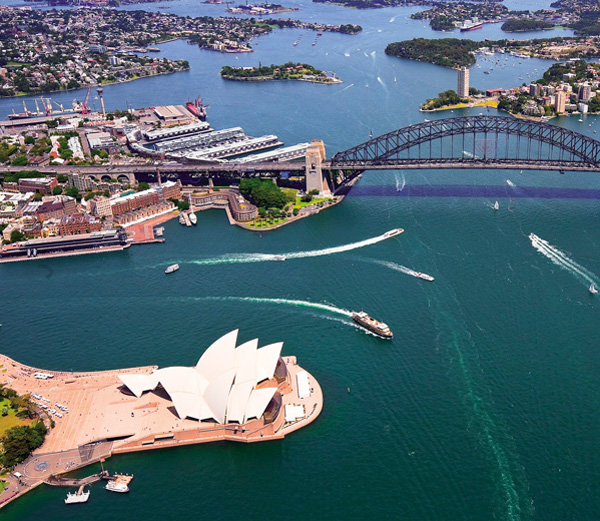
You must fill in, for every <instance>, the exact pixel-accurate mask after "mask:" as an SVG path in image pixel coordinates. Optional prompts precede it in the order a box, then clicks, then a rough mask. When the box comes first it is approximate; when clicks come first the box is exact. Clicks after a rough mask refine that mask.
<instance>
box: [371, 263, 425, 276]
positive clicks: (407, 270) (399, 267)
mask: <svg viewBox="0 0 600 521" xmlns="http://www.w3.org/2000/svg"><path fill="white" fill-rule="evenodd" d="M365 260H366V261H367V262H372V263H373V264H379V265H380V266H384V267H386V268H389V269H391V270H394V271H398V272H400V273H404V274H405V275H410V276H411V277H415V278H417V279H420V278H422V277H421V274H420V272H418V271H415V270H411V269H410V268H407V267H406V266H402V264H397V263H395V262H390V261H384V260H380V259H365Z"/></svg>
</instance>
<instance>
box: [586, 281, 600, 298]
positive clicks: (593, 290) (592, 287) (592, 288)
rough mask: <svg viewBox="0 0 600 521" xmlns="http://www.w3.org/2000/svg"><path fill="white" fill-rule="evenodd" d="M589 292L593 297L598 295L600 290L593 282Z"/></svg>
mask: <svg viewBox="0 0 600 521" xmlns="http://www.w3.org/2000/svg"><path fill="white" fill-rule="evenodd" d="M588 291H589V292H590V293H591V294H592V295H595V294H596V293H598V290H597V289H596V285H595V284H594V283H593V282H592V283H591V284H590V287H589V289H588Z"/></svg>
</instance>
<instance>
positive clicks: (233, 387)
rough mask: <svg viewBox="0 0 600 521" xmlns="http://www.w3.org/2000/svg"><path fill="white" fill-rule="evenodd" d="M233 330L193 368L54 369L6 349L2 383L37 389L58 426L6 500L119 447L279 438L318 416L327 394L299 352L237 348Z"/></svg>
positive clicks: (17, 472) (18, 472) (21, 470)
mask: <svg viewBox="0 0 600 521" xmlns="http://www.w3.org/2000/svg"><path fill="white" fill-rule="evenodd" d="M236 338H237V331H233V332H231V333H229V334H228V335H225V336H224V337H222V338H220V339H219V340H217V341H216V342H215V343H213V344H212V345H211V346H210V347H209V348H208V349H207V350H206V352H205V353H204V354H203V355H202V357H201V358H200V360H199V361H198V364H197V365H196V367H195V368H194V367H191V368H181V367H172V368H165V369H158V367H157V366H145V367H136V368H130V369H120V370H108V371H98V372H62V371H59V372H56V371H49V370H42V369H39V368H33V367H29V366H26V365H23V364H21V363H19V362H16V361H15V360H12V359H11V358H9V357H7V356H4V355H0V364H2V365H3V371H4V372H3V373H2V380H3V381H2V383H3V384H6V385H7V386H9V387H10V388H12V389H14V390H15V391H16V392H17V393H19V394H20V395H30V396H31V397H32V401H33V402H34V403H35V404H36V413H37V414H39V416H40V417H41V418H43V419H45V420H46V422H47V423H48V424H50V423H52V424H53V425H54V427H53V428H52V429H50V430H49V431H48V434H47V435H46V439H45V442H44V444H43V445H42V446H41V447H40V448H39V449H37V450H36V451H35V452H34V453H33V454H32V455H31V456H30V457H29V458H28V459H27V460H25V461H24V462H23V463H20V464H19V465H17V466H16V467H15V468H14V470H13V472H12V473H11V474H10V475H9V476H8V477H7V478H5V479H8V487H9V493H8V494H7V495H6V496H5V497H10V500H9V501H6V502H5V503H3V504H0V508H1V507H2V506H4V505H5V504H7V502H10V501H12V500H14V499H16V498H17V497H20V496H21V495H23V494H24V493H26V492H27V491H28V490H30V489H31V488H33V487H36V486H38V485H40V484H41V483H43V482H45V481H47V480H48V479H50V477H51V476H58V475H61V474H64V473H67V472H70V471H73V470H75V469H77V468H81V467H84V466H86V465H89V464H91V463H94V462H97V461H99V460H100V459H104V458H108V457H110V456H111V455H112V454H119V453H126V452H135V451H143V450H151V449H158V448H167V447H177V446H181V445H191V444H197V443H208V442H211V441H225V440H226V441H236V442H242V443H253V442H258V441H268V440H275V439H282V438H284V437H285V436H286V435H288V434H290V433H291V432H294V431H296V430H298V429H300V428H302V427H304V426H306V425H308V424H309V423H311V422H313V421H314V420H315V419H316V418H317V416H318V415H319V413H320V412H321V409H322V407H323V394H322V391H321V388H320V386H319V384H318V382H317V381H316V379H315V378H314V377H313V376H312V375H310V374H309V373H307V372H306V371H305V370H304V369H303V368H302V367H300V366H299V365H298V363H297V361H296V357H294V356H284V357H282V356H280V352H281V348H282V346H283V344H282V343H279V344H271V345H269V346H265V347H263V348H261V349H257V346H258V340H254V341H251V342H247V343H245V344H242V345H240V346H238V347H237V348H236V347H235V341H236ZM227 359H229V361H230V362H229V363H227V362H224V360H227ZM40 375H43V376H40ZM192 381H193V382H194V386H193V387H194V389H195V391H193V392H192V391H191V383H192ZM147 382H150V383H147ZM182 385H183V386H185V387H186V389H187V391H186V392H183V391H182V390H181V389H179V388H180V387H181V386H182Z"/></svg>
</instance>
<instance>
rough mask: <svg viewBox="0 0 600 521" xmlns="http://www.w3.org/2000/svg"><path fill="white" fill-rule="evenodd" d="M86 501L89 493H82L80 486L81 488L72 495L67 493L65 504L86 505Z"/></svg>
mask: <svg viewBox="0 0 600 521" xmlns="http://www.w3.org/2000/svg"><path fill="white" fill-rule="evenodd" d="M88 499H90V491H89V490H88V491H87V492H84V491H83V485H82V486H81V488H80V489H79V490H78V491H77V492H75V493H73V494H71V493H70V492H67V497H66V499H65V504H67V505H72V504H74V503H86V502H87V500H88Z"/></svg>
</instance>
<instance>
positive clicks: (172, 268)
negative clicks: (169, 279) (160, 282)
mask: <svg viewBox="0 0 600 521" xmlns="http://www.w3.org/2000/svg"><path fill="white" fill-rule="evenodd" d="M178 269H179V264H171V265H170V266H169V267H168V268H167V269H166V270H165V274H166V275H168V274H169V273H174V272H176V271H177V270H178Z"/></svg>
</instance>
